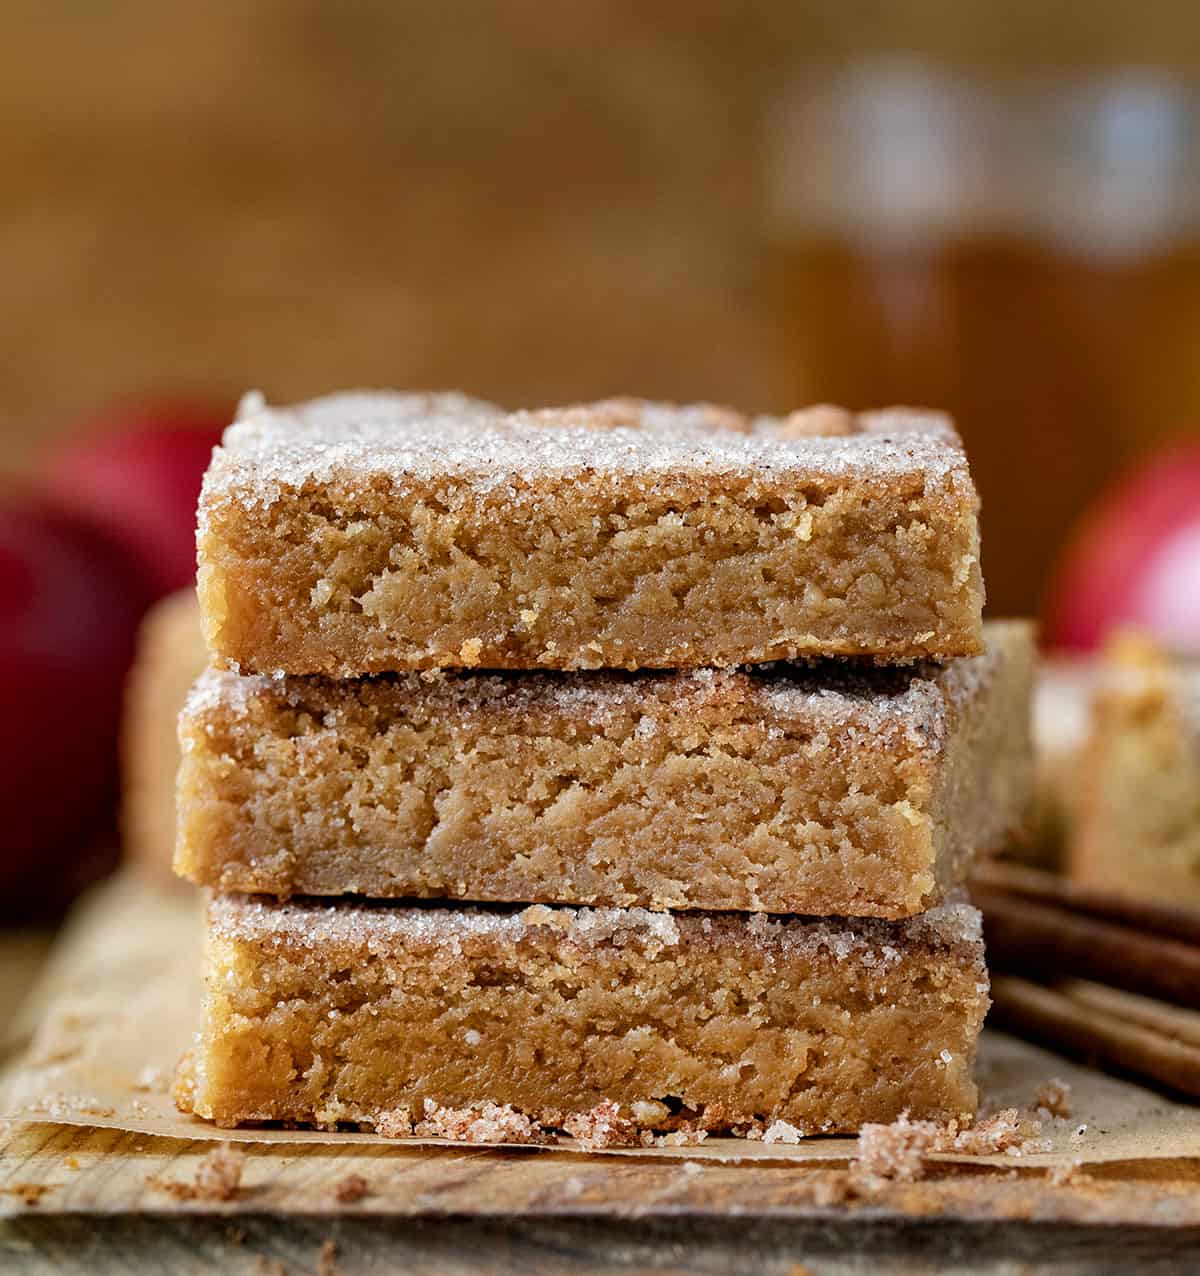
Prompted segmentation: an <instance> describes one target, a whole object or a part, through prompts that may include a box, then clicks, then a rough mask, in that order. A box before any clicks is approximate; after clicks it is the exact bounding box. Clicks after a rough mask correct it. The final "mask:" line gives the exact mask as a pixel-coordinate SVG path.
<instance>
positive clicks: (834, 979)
mask: <svg viewBox="0 0 1200 1276" xmlns="http://www.w3.org/2000/svg"><path fill="white" fill-rule="evenodd" d="M206 984H207V994H206V1006H205V1015H204V1023H203V1028H202V1031H201V1032H200V1034H199V1036H198V1038H197V1045H196V1048H195V1050H194V1052H193V1053H192V1054H191V1055H190V1056H189V1057H187V1058H186V1059H185V1060H184V1063H183V1065H182V1066H181V1069H180V1074H179V1077H178V1079H177V1085H176V1096H177V1100H178V1102H179V1104H180V1106H181V1107H183V1108H184V1109H185V1110H190V1111H193V1112H195V1113H198V1114H199V1115H201V1116H204V1117H208V1118H210V1119H212V1120H214V1121H216V1122H217V1123H218V1124H220V1125H226V1126H233V1125H237V1124H238V1123H240V1122H246V1121H298V1122H304V1123H314V1124H318V1125H330V1124H333V1123H337V1122H360V1123H363V1124H366V1125H368V1126H373V1127H374V1128H375V1129H376V1130H378V1131H380V1132H381V1133H385V1134H407V1133H411V1132H412V1131H413V1130H414V1127H415V1128H416V1132H417V1133H427V1132H428V1133H449V1132H453V1130H454V1129H455V1128H458V1129H465V1128H467V1127H469V1126H470V1125H471V1124H472V1123H471V1121H470V1120H469V1119H468V1118H469V1117H470V1114H471V1113H476V1114H478V1115H479V1117H480V1119H481V1120H483V1119H486V1114H487V1113H488V1112H491V1113H492V1114H493V1115H494V1116H496V1117H503V1118H506V1119H505V1120H504V1122H503V1125H504V1127H505V1128H507V1129H508V1130H511V1129H512V1128H513V1126H514V1124H516V1125H517V1126H518V1127H520V1126H521V1123H525V1128H526V1130H527V1132H528V1133H529V1134H530V1135H531V1136H532V1135H535V1134H536V1133H537V1131H538V1130H539V1128H546V1127H550V1128H556V1129H558V1128H568V1129H578V1128H580V1125H581V1123H582V1124H583V1125H585V1126H586V1124H587V1119H588V1117H589V1115H590V1116H593V1117H597V1118H599V1117H604V1116H606V1115H607V1116H608V1117H611V1118H613V1119H615V1120H621V1121H627V1122H632V1123H636V1125H637V1126H639V1127H642V1128H644V1129H651V1130H653V1129H659V1130H662V1129H666V1130H670V1129H672V1128H674V1127H675V1126H677V1125H680V1124H683V1125H684V1126H685V1127H686V1128H690V1129H693V1130H725V1129H731V1128H733V1129H736V1128H737V1127H739V1126H745V1125H750V1124H753V1123H762V1122H773V1121H776V1120H782V1121H786V1122H789V1123H790V1124H792V1125H794V1126H795V1127H796V1128H797V1129H798V1130H799V1131H802V1132H804V1133H812V1134H815V1133H818V1132H836V1131H851V1130H855V1129H857V1128H858V1127H859V1126H860V1125H861V1124H862V1123H863V1122H866V1121H890V1120H892V1119H893V1118H895V1117H897V1116H898V1115H899V1114H900V1113H901V1112H904V1111H907V1112H908V1113H909V1115H910V1116H911V1117H913V1118H931V1119H935V1120H941V1119H952V1118H959V1117H964V1116H968V1115H969V1114H971V1113H972V1112H973V1111H974V1108H975V1103H976V1091H975V1085H974V1083H973V1081H972V1077H971V1070H972V1060H973V1055H974V1051H975V1042H976V1038H977V1036H978V1034H979V1029H980V1026H981V1024H982V1021H983V1016H984V1013H985V1011H986V1009H987V1006H988V995H987V992H988V984H987V973H986V971H985V969H984V963H983V946H982V942H981V939H980V932H979V914H978V913H977V912H976V911H975V910H974V909H973V908H970V907H968V906H967V905H965V904H954V905H950V906H946V907H942V908H938V909H933V910H931V911H930V912H928V913H925V914H923V915H922V916H921V917H919V918H914V919H912V920H910V921H906V922H879V921H875V922H872V921H846V920H844V919H836V920H829V921H813V920H804V919H785V920H770V919H768V918H766V917H764V916H762V915H755V916H753V917H742V916H737V915H733V914H725V915H714V916H706V915H703V914H694V913H692V914H680V915H677V916H676V915H672V914H669V913H648V912H644V911H642V910H640V909H634V910H624V909H604V910H596V911H593V910H590V909H581V910H576V909H551V908H546V907H544V906H534V907H531V908H526V909H524V910H523V911H513V910H491V911H480V910H475V909H458V908H442V907H436V906H431V907H425V908H422V907H411V906H388V905H386V904H357V903H355V904H351V903H339V904H332V905H331V904H320V903H313V902H303V903H302V902H292V903H286V904H284V903H276V902H266V901H261V900H251V899H247V898H245V897H242V896H236V895H235V896H217V897H215V898H214V899H213V900H212V901H211V902H210V905H209V914H208V935H207V971H206ZM611 1105H615V1108H616V1111H615V1112H614V1110H613V1106H611ZM448 1114H449V1115H448ZM477 1128H478V1127H477ZM468 1137H470V1136H469V1135H468Z"/></svg>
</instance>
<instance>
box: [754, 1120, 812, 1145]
mask: <svg viewBox="0 0 1200 1276" xmlns="http://www.w3.org/2000/svg"><path fill="white" fill-rule="evenodd" d="M803 1137H804V1132H803V1131H802V1130H798V1129H797V1128H796V1127H795V1126H794V1125H792V1124H791V1122H790V1121H782V1120H780V1121H775V1122H774V1123H773V1124H771V1125H769V1126H768V1127H767V1128H766V1129H765V1130H764V1131H763V1134H762V1141H763V1142H764V1143H799V1142H800V1140H801V1139H802V1138H803Z"/></svg>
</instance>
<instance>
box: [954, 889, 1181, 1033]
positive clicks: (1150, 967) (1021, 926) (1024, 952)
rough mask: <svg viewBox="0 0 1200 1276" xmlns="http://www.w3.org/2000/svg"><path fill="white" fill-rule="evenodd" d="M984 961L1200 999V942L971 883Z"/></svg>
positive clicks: (1167, 997) (1174, 998)
mask: <svg viewBox="0 0 1200 1276" xmlns="http://www.w3.org/2000/svg"><path fill="white" fill-rule="evenodd" d="M972 897H973V899H974V900H975V903H976V904H977V905H978V906H979V907H980V908H981V909H982V910H983V928H984V939H985V941H986V943H987V948H988V960H989V963H990V964H991V966H992V968H993V969H995V970H1001V971H1005V970H1007V971H1016V972H1021V973H1026V974H1034V975H1036V976H1038V977H1040V978H1042V979H1047V978H1050V979H1053V978H1058V977H1060V976H1064V975H1077V976H1080V977H1082V978H1084V979H1092V980H1096V981H1098V982H1099V983H1103V984H1110V985H1111V986H1113V987H1114V988H1124V989H1127V990H1128V991H1130V992H1136V993H1144V994H1146V995H1147V996H1151V997H1157V998H1159V999H1160V1000H1162V1001H1168V1002H1172V1003H1174V1004H1175V1005H1179V1006H1191V1007H1193V1008H1197V1007H1200V944H1195V945H1193V944H1188V943H1185V942H1183V941H1182V940H1180V939H1169V938H1167V939H1164V938H1160V937H1159V936H1157V935H1154V934H1150V933H1146V932H1143V931H1139V930H1135V929H1133V928H1132V927H1129V926H1122V925H1119V924H1117V923H1116V922H1113V921H1105V920H1101V919H1100V918H1097V917H1091V916H1087V915H1084V914H1079V913H1074V912H1070V911H1068V909H1067V908H1065V907H1061V906H1058V905H1053V904H1048V903H1042V902H1036V901H1034V900H1033V899H1030V898H1026V897H1022V896H1019V895H1012V894H1007V893H1005V892H1002V891H997V890H992V889H987V888H983V887H981V886H978V885H977V886H975V887H974V888H973V889H972Z"/></svg>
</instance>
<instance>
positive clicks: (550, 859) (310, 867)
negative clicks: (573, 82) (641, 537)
mask: <svg viewBox="0 0 1200 1276" xmlns="http://www.w3.org/2000/svg"><path fill="white" fill-rule="evenodd" d="M986 633H987V650H986V651H985V653H984V654H983V655H981V656H975V657H964V658H961V659H959V660H956V661H953V662H951V663H950V664H949V665H946V666H941V667H938V666H927V665H918V666H914V667H907V668H899V669H881V668H867V669H859V670H854V669H850V668H847V667H846V666H845V665H844V664H841V663H839V662H833V661H830V662H825V663H821V664H818V665H815V666H813V667H811V668H809V667H803V666H767V667H757V668H751V669H746V670H730V671H714V670H707V669H706V670H698V671H692V672H682V673H656V672H643V673H638V674H627V673H620V672H601V673H594V672H593V673H575V674H556V673H523V674H475V673H450V674H439V675H429V674H425V675H420V674H403V675H395V676H387V677H379V678H370V679H360V680H357V681H353V682H346V683H336V682H329V681H326V680H324V679H309V678H283V679H270V678H262V677H246V676H240V675H237V674H230V673H216V672H209V673H207V674H205V675H204V677H203V678H202V679H201V681H200V682H199V683H198V684H197V686H196V688H195V689H194V691H193V693H192V695H191V697H190V699H189V702H188V706H187V708H186V709H185V711H184V713H183V716H182V718H181V722H180V731H181V736H182V740H183V747H184V753H183V756H184V762H183V766H182V769H181V771H180V779H179V792H180V807H181V818H180V824H179V841H178V847H177V854H176V869H177V871H178V872H179V873H180V874H182V875H183V876H185V877H188V878H189V879H191V880H192V881H194V882H197V883H199V884H201V885H207V886H214V887H217V888H219V889H222V890H232V891H246V892H250V893H257V892H264V893H269V894H276V895H285V896H286V895H290V894H303V895H340V894H358V895H365V896H372V897H395V896H418V897H426V898H428V897H439V898H458V899H476V900H507V901H523V902H533V901H552V902H562V903H579V904H608V905H643V906H648V907H652V908H711V909H752V910H760V911H766V912H800V913H809V914H846V915H850V916H879V917H905V916H909V915H911V914H913V913H916V912H919V911H921V910H922V909H923V908H927V907H930V906H931V905H932V904H935V903H937V902H938V901H939V900H940V899H942V898H944V897H945V896H946V894H947V893H948V892H950V891H951V890H953V889H954V888H955V887H956V886H958V885H959V884H960V883H961V881H962V879H963V876H964V874H965V872H966V869H967V867H968V865H969V861H970V858H971V856H972V855H973V854H974V853H975V852H976V851H977V850H987V849H995V848H997V847H998V846H999V845H1000V844H1002V843H1003V841H1004V840H1005V838H1006V837H1007V836H1008V835H1009V834H1010V833H1011V832H1012V831H1013V830H1014V829H1015V828H1017V827H1018V826H1019V825H1020V824H1021V822H1022V819H1023V816H1024V815H1025V813H1026V808H1027V806H1028V802H1029V798H1030V793H1031V784H1032V778H1031V764H1030V747H1029V689H1030V680H1031V666H1032V654H1033V643H1032V632H1031V628H1030V626H1029V625H1027V624H1024V623H1019V622H1009V623H999V624H990V625H988V626H987V627H986Z"/></svg>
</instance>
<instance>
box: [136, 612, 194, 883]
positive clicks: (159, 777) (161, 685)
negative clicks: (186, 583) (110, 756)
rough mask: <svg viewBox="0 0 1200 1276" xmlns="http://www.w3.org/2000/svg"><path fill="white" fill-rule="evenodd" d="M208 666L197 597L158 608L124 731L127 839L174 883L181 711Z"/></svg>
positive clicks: (140, 858) (147, 630)
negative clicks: (176, 780) (178, 723)
mask: <svg viewBox="0 0 1200 1276" xmlns="http://www.w3.org/2000/svg"><path fill="white" fill-rule="evenodd" d="M207 663H208V656H207V653H206V652H205V649H204V638H203V636H202V635H201V633H200V609H199V607H198V606H197V605H196V591H195V590H194V589H181V590H180V591H179V592H178V593H174V594H170V595H168V596H167V597H166V598H164V599H162V600H161V601H160V602H158V603H156V604H155V605H154V606H153V607H152V608H151V609H150V611H149V612H147V614H146V618H145V620H144V621H143V622H142V627H141V630H140V631H139V633H138V643H137V652H136V655H135V657H134V662H133V667H132V668H131V669H130V671H129V679H128V683H127V685H126V689H125V713H124V718H123V721H122V725H121V833H122V842H123V844H124V849H125V851H126V853H127V854H128V855H129V857H130V858H131V859H132V860H133V861H134V863H136V864H137V865H138V867H139V868H143V869H146V870H148V871H149V872H150V873H152V874H153V875H155V876H158V877H161V878H163V879H168V878H170V875H171V859H172V856H173V854H174V850H175V779H176V776H177V774H178V772H179V736H178V730H177V726H176V724H177V722H178V720H179V711H180V709H182V708H183V705H184V701H186V700H187V698H188V692H189V691H190V690H191V688H192V684H193V683H194V682H195V681H196V679H197V678H198V677H199V676H200V674H201V672H202V671H203V670H204V667H205V665H206V664H207Z"/></svg>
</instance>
